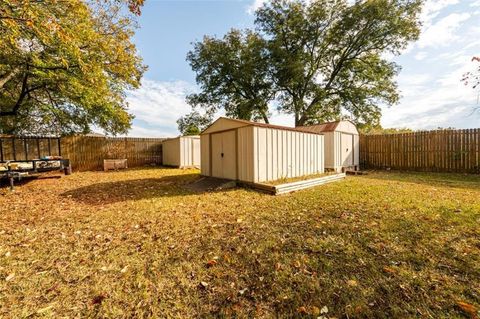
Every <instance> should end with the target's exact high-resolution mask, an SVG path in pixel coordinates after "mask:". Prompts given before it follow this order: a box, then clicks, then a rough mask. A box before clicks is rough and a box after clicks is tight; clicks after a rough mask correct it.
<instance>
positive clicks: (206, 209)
mask: <svg viewBox="0 0 480 319" xmlns="http://www.w3.org/2000/svg"><path fill="white" fill-rule="evenodd" d="M198 178H199V175H198V171H196V170H176V169H150V168H149V169H139V170H128V171H120V172H108V173H104V172H86V173H77V174H73V175H71V176H65V177H62V178H61V179H57V180H54V179H46V180H42V179H39V180H33V181H31V182H29V183H25V184H22V185H20V186H18V187H17V190H16V191H15V192H13V193H11V192H9V191H8V189H7V188H3V189H1V190H0V193H1V195H0V317H11V318H17V317H28V316H33V317H62V316H68V317H102V318H118V317H179V318H187V317H217V316H218V317H221V316H226V317H231V316H238V317H274V316H280V317H292V316H304V317H314V318H316V317H319V316H321V315H323V316H324V317H327V318H332V317H336V318H344V317H345V318H346V317H349V318H371V317H381V318H392V317H395V318H405V317H433V318H454V317H473V316H474V315H475V313H476V312H477V311H478V309H479V306H480V280H479V278H480V235H479V234H480V200H479V198H480V177H478V176H464V175H453V174H422V173H394V172H389V173H371V174H369V175H366V176H355V177H347V178H346V180H344V181H340V182H337V183H332V184H328V185H322V186H318V187H315V188H312V189H308V190H304V191H300V192H296V193H293V194H290V195H287V196H280V197H272V196H270V195H265V194H261V193H257V192H255V191H252V190H247V189H241V188H237V189H233V190H228V191H220V192H212V193H201V194H199V193H195V192H192V191H189V190H188V188H187V187H186V185H188V184H189V183H191V182H193V181H195V180H197V179H198Z"/></svg>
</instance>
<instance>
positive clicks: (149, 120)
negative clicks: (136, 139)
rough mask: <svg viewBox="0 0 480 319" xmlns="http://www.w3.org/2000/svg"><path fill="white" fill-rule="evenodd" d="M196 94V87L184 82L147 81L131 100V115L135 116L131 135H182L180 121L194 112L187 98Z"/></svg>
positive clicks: (145, 80) (134, 93) (131, 93)
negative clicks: (190, 94) (179, 131)
mask: <svg viewBox="0 0 480 319" xmlns="http://www.w3.org/2000/svg"><path fill="white" fill-rule="evenodd" d="M194 91H195V86H194V85H192V84H190V83H187V82H184V81H172V82H157V81H152V80H148V79H144V80H143V81H142V86H141V87H140V88H139V89H138V90H135V91H132V92H129V94H128V96H127V101H128V103H129V111H130V112H131V113H132V114H134V115H135V120H134V125H133V127H132V129H131V130H130V132H129V135H130V136H152V137H153V136H155V137H159V136H160V137H163V136H174V135H178V134H179V133H178V131H177V124H176V121H177V119H178V118H179V117H180V116H182V115H185V114H187V113H189V112H190V110H191V107H190V106H189V105H188V104H187V102H186V101H185V97H186V95H187V94H189V93H192V92H194ZM150 128H151V129H150Z"/></svg>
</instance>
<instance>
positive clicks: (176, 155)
mask: <svg viewBox="0 0 480 319" xmlns="http://www.w3.org/2000/svg"><path fill="white" fill-rule="evenodd" d="M162 159H163V165H166V166H180V138H172V139H169V140H165V141H163V142H162Z"/></svg>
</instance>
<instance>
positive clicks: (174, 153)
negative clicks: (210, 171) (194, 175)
mask: <svg viewBox="0 0 480 319" xmlns="http://www.w3.org/2000/svg"><path fill="white" fill-rule="evenodd" d="M162 159H163V165H166V166H175V167H180V168H188V167H200V136H198V135H192V136H179V137H176V138H170V139H167V140H164V141H163V142H162Z"/></svg>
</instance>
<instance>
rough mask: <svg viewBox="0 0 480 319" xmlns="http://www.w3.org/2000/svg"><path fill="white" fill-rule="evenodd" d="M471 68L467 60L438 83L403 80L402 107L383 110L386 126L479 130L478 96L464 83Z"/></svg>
mask: <svg viewBox="0 0 480 319" xmlns="http://www.w3.org/2000/svg"><path fill="white" fill-rule="evenodd" d="M469 68H471V65H470V63H469V62H468V60H467V61H464V62H463V64H461V65H457V67H456V68H455V69H454V70H453V71H450V72H445V73H444V74H442V75H441V76H439V77H438V78H436V79H435V78H433V77H432V76H428V75H421V74H409V75H403V76H400V77H399V86H400V88H401V90H402V96H403V98H402V100H401V101H400V104H399V105H396V106H393V107H391V108H385V109H384V110H383V113H384V116H383V118H382V125H383V126H384V127H409V128H413V129H434V128H437V127H451V126H454V127H457V128H462V127H474V126H478V124H476V123H478V120H479V118H478V115H477V114H474V115H471V113H472V110H473V109H474V108H475V107H477V106H478V105H477V94H476V92H475V91H474V90H472V89H471V88H470V87H466V86H465V85H464V84H463V83H462V82H461V77H462V74H463V73H465V72H466V71H467V70H468V69H469Z"/></svg>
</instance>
